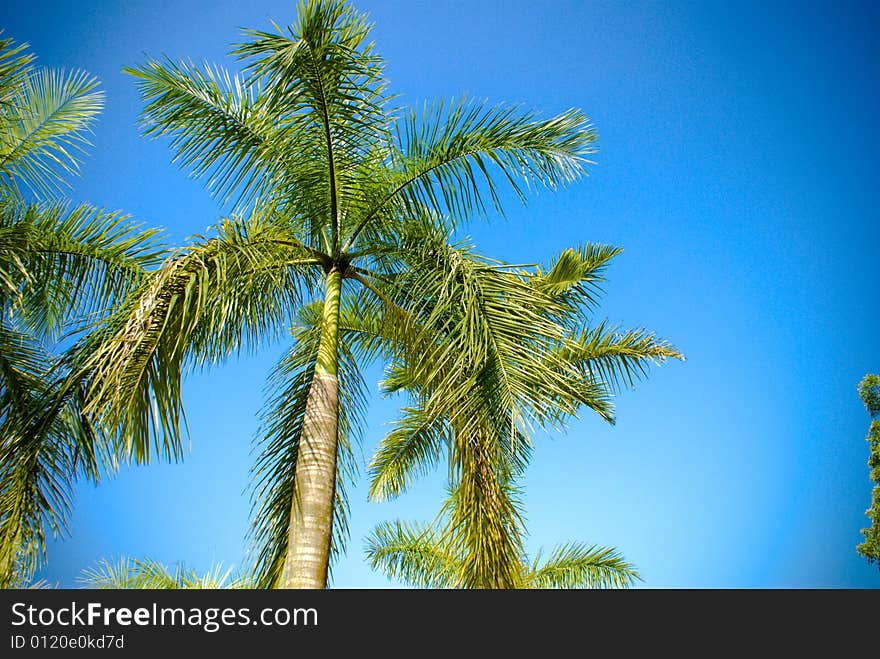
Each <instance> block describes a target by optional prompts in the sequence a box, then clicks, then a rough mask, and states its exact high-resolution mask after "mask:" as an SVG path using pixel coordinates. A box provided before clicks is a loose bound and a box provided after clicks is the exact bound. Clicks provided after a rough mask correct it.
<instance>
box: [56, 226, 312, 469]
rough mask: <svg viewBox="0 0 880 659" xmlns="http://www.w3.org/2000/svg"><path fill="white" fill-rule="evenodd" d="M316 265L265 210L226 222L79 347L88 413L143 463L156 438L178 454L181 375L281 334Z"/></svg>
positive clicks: (75, 355) (77, 372)
mask: <svg viewBox="0 0 880 659" xmlns="http://www.w3.org/2000/svg"><path fill="white" fill-rule="evenodd" d="M315 263H316V261H315V259H314V258H313V257H312V256H311V255H310V254H309V252H308V251H306V250H305V249H304V248H303V247H302V246H301V245H300V244H299V243H298V242H297V241H295V240H292V239H291V236H290V235H289V232H287V231H285V230H284V229H283V228H282V227H279V226H277V225H273V224H269V223H267V222H265V221H264V219H263V218H262V217H261V216H260V215H259V214H255V215H253V216H251V217H249V218H247V219H239V218H236V219H232V220H227V221H224V222H223V223H222V224H220V225H219V226H218V227H217V235H216V236H215V237H213V238H210V239H206V238H202V239H199V240H197V241H196V242H195V243H194V244H193V245H192V246H191V247H189V248H188V249H186V250H183V251H181V252H180V253H179V254H178V255H176V256H175V257H173V258H171V259H169V260H167V261H166V262H165V263H164V264H163V266H162V267H161V268H160V269H159V270H158V271H156V272H155V273H152V274H151V276H150V277H149V278H147V279H146V280H145V281H144V282H143V284H142V285H141V286H140V287H139V289H138V291H136V293H135V294H132V295H130V296H129V297H128V298H127V300H126V302H125V304H124V305H122V306H121V307H120V308H119V309H118V310H117V311H115V312H114V313H113V314H112V315H111V316H110V317H109V318H108V319H107V320H106V321H105V322H104V323H102V325H101V326H99V327H98V328H96V329H95V330H94V331H93V332H91V333H90V335H89V336H87V337H85V338H84V339H83V340H81V341H80V342H79V343H78V344H77V345H76V346H74V348H73V349H71V351H70V352H69V355H68V358H67V361H68V362H69V364H70V370H71V378H73V379H75V380H77V381H81V380H85V381H87V382H88V393H89V401H90V402H89V406H88V409H87V411H88V412H90V413H93V414H95V415H96V416H97V417H99V418H100V419H101V421H102V423H103V425H104V426H105V427H106V428H107V429H108V430H112V431H113V432H115V433H116V435H117V436H116V445H117V446H118V450H119V454H120V455H121V456H128V457H129V458H133V459H135V460H136V461H138V462H145V461H148V460H149V458H150V455H151V451H152V448H151V446H153V443H154V445H155V451H156V452H158V453H164V454H165V455H167V456H169V457H172V458H177V457H179V455H180V421H181V418H182V403H181V399H180V385H181V378H182V376H183V373H184V372H185V371H186V369H187V368H191V367H194V366H204V365H209V364H213V363H216V362H218V361H219V360H221V359H223V358H225V357H226V356H227V355H229V354H231V353H234V352H237V351H240V350H242V349H243V348H244V347H247V346H251V347H253V346H256V345H259V344H260V343H261V341H263V340H270V339H272V338H274V337H277V336H279V335H280V333H281V330H282V328H283V327H285V326H286V324H287V323H288V322H289V321H290V318H292V317H293V313H294V309H295V308H296V306H297V303H298V302H299V301H300V299H301V295H302V290H303V286H304V285H307V284H308V282H309V281H310V278H311V277H312V275H311V273H310V272H309V269H310V268H311V267H312V266H313V265H314V264H315ZM151 439H152V440H153V441H151Z"/></svg>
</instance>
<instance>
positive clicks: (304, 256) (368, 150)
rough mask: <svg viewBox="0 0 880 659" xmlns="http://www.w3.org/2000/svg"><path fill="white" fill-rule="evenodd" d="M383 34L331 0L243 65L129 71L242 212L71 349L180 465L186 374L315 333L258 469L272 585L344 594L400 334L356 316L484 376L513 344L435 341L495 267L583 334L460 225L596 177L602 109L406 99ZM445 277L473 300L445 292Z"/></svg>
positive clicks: (121, 416)
mask: <svg viewBox="0 0 880 659" xmlns="http://www.w3.org/2000/svg"><path fill="white" fill-rule="evenodd" d="M369 32H370V25H369V24H368V22H367V20H366V18H365V17H364V16H363V15H361V14H359V13H358V12H356V11H355V10H354V9H353V8H352V7H351V6H349V5H348V4H347V3H345V2H340V1H338V0H310V1H308V2H304V3H302V4H301V5H300V8H299V15H298V17H297V20H296V22H295V23H294V24H293V25H292V26H290V27H289V28H287V29H284V30H282V29H280V28H277V29H276V31H275V32H271V33H270V32H260V31H255V30H247V31H246V32H245V34H246V36H247V41H246V42H245V43H243V44H241V45H240V46H239V47H237V49H236V50H235V51H234V54H235V55H236V56H237V57H238V58H239V60H240V61H242V62H243V64H244V67H245V68H244V71H243V72H242V73H231V72H228V71H227V70H225V69H223V68H221V67H217V66H206V67H202V68H199V67H196V66H194V65H193V64H191V63H187V62H184V63H180V64H175V63H172V62H169V61H161V62H160V61H150V62H148V63H147V64H145V65H143V66H140V67H137V68H134V69H130V70H129V72H130V73H131V74H132V75H134V76H135V77H136V78H137V80H138V84H139V86H140V88H141V91H142V93H143V95H144V98H145V99H146V101H147V106H146V110H145V113H144V125H145V127H146V131H147V133H148V134H149V135H153V136H168V137H170V139H171V145H172V147H173V149H174V151H175V156H176V159H177V160H178V161H179V162H180V163H181V164H182V165H183V166H185V167H186V168H188V169H189V170H190V171H191V172H192V173H193V174H195V175H196V176H200V177H206V178H207V180H208V187H209V188H210V189H211V191H212V192H213V193H214V194H216V195H218V197H219V198H220V200H221V201H223V202H224V203H226V204H228V206H229V210H230V213H229V217H228V218H227V219H225V220H224V221H223V222H221V223H220V224H219V225H217V226H216V227H215V228H214V230H213V232H212V235H211V236H210V237H196V238H195V239H194V240H193V242H192V244H191V245H189V246H188V247H187V248H185V249H183V250H181V251H179V252H178V253H177V254H176V255H175V256H174V257H173V258H171V259H169V260H167V261H166V262H165V263H164V264H163V265H162V267H161V268H160V269H159V270H158V271H157V272H155V273H154V274H153V275H152V276H151V277H150V279H149V280H148V281H146V282H144V283H143V285H142V286H141V287H140V288H139V289H138V290H137V292H136V293H135V294H134V295H132V296H130V297H129V298H128V300H127V302H126V305H125V306H124V307H123V309H122V310H121V311H120V312H119V313H117V314H115V315H114V316H113V318H112V319H111V320H110V321H109V322H107V323H106V324H105V325H104V326H103V327H102V328H101V330H100V331H97V332H95V333H93V334H92V335H91V336H90V337H89V338H88V339H87V340H85V341H84V342H82V343H81V344H80V345H78V346H77V348H76V349H75V350H74V351H72V353H71V357H70V364H71V366H70V367H71V371H72V372H73V373H74V375H73V376H72V377H71V378H70V380H69V381H68V386H69V387H70V388H74V387H82V388H84V389H85V390H86V391H87V394H88V397H89V401H90V402H89V405H88V406H87V409H88V411H89V412H90V413H93V414H96V415H99V417H100V418H101V420H102V423H103V424H104V426H105V427H106V428H108V429H112V432H114V433H115V441H114V445H116V446H119V447H121V448H120V450H121V451H123V452H125V453H127V455H129V456H131V457H132V458H133V459H135V460H138V461H144V460H147V459H149V457H150V455H151V454H153V453H155V452H163V453H164V454H166V455H169V456H172V457H178V456H179V455H180V450H181V449H180V447H181V442H180V418H181V414H182V407H181V398H180V382H181V377H182V374H183V373H184V372H185V371H186V370H187V369H188V368H192V367H194V366H201V365H207V364H212V363H217V362H220V361H222V360H223V359H225V358H226V357H227V356H228V355H230V354H232V353H235V352H237V351H238V350H240V349H242V347H243V346H245V345H250V346H258V345H261V344H262V343H264V342H265V341H267V340H270V339H273V338H276V337H278V336H279V335H281V334H282V333H283V332H284V331H285V330H288V329H289V328H290V327H293V328H294V329H293V333H294V343H293V347H292V348H291V351H290V353H289V354H288V355H287V356H286V357H284V358H283V359H282V361H281V362H280V364H279V366H278V368H277V369H276V371H275V373H274V375H273V376H272V383H273V385H274V394H273V395H272V396H271V397H270V405H271V411H270V412H268V413H267V414H266V415H265V416H264V419H265V420H264V423H263V427H262V430H261V437H260V445H261V447H262V449H263V450H262V454H261V456H260V457H259V458H258V464H257V467H256V471H255V478H256V481H257V483H256V505H255V511H256V520H255V525H254V536H255V544H256V554H257V563H258V567H259V569H258V573H259V574H260V576H261V584H262V585H266V586H283V587H308V588H323V587H324V586H325V585H326V582H327V574H328V566H329V563H330V558H331V555H332V553H333V551H334V549H336V548H338V547H339V546H340V544H339V543H340V542H341V538H342V537H343V536H344V532H345V521H344V518H345V501H344V487H343V485H344V476H345V475H346V472H347V471H348V465H349V463H348V461H347V457H346V455H345V447H346V446H348V445H349V444H350V442H351V441H352V440H353V439H354V436H355V435H356V434H357V432H358V430H359V429H360V427H361V422H360V417H359V415H358V411H359V409H360V407H361V403H362V393H361V390H360V388H359V385H360V383H361V376H360V372H361V369H362V367H363V365H364V364H365V363H368V362H369V361H371V360H372V359H375V358H379V357H383V358H386V359H387V360H389V361H390V360H391V359H392V357H393V355H392V354H390V353H388V352H386V350H385V347H383V346H388V345H391V344H389V343H383V342H382V341H377V342H370V341H367V340H363V341H361V340H358V341H356V340H354V339H353V338H352V336H353V334H354V333H353V332H350V331H349V329H348V328H346V327H344V326H343V325H342V319H343V318H350V319H356V323H355V324H356V325H357V327H358V328H363V327H373V328H374V329H376V330H377V332H376V334H377V335H378V336H382V337H388V336H390V335H392V334H393V335H394V338H395V340H394V341H393V346H394V347H393V348H392V349H391V350H393V351H407V352H409V353H412V360H413V361H414V360H415V359H416V355H417V354H418V355H420V356H421V357H422V358H425V359H426V363H428V361H431V360H434V359H436V360H437V361H436V362H434V363H436V364H438V365H442V368H443V369H447V370H449V369H455V368H456V364H458V366H459V367H460V368H462V369H467V368H468V364H469V361H470V360H471V358H472V357H474V356H475V355H477V354H478V353H480V352H482V351H484V350H485V346H486V344H487V342H488V341H490V340H491V337H487V336H485V335H479V334H471V335H469V337H468V340H469V341H470V345H469V347H468V350H467V351H461V350H459V346H455V348H456V349H455V350H454V351H453V350H451V349H446V348H444V347H443V346H437V345H434V344H432V337H435V336H436V333H434V332H433V330H432V331H430V332H426V331H424V327H425V324H424V321H425V320H430V321H431V322H433V320H432V319H434V320H436V319H439V318H441V317H442V316H443V315H444V314H447V313H448V312H449V311H450V310H451V307H450V306H449V305H455V304H459V303H460V302H461V301H462V300H464V301H466V302H467V303H469V304H472V305H479V304H480V300H479V299H478V298H475V297H474V295H475V294H477V293H478V291H476V290H475V289H474V288H473V284H474V280H472V279H469V277H471V276H472V275H473V274H474V273H476V274H478V275H479V276H480V277H481V280H480V282H481V285H482V284H488V285H489V286H490V288H489V289H486V290H488V291H489V292H490V297H492V298H493V300H494V301H493V302H492V305H493V310H492V313H494V314H495V315H498V314H501V313H502V312H504V311H508V310H510V311H512V312H513V314H517V313H518V314H519V315H518V316H516V315H512V316H510V320H509V321H508V323H509V324H517V325H520V326H521V329H522V331H523V332H525V333H526V334H529V335H530V336H535V337H539V338H540V337H544V336H552V337H557V336H559V335H560V333H561V331H562V329H561V328H560V327H559V326H558V325H557V324H554V323H553V322H552V320H551V319H548V318H547V317H544V318H539V316H540V314H537V313H536V312H535V311H534V309H535V308H538V307H541V306H542V305H544V306H546V304H548V301H547V299H546V298H547V297H548V296H547V295H546V294H545V293H544V292H541V291H538V290H535V289H531V288H529V287H527V286H525V285H524V284H523V283H522V281H520V280H519V279H517V278H516V277H511V276H509V275H508V274H506V272H505V267H506V266H504V264H498V263H492V262H489V261H487V260H479V259H477V260H474V259H470V258H469V255H468V250H467V249H464V248H461V247H460V246H456V245H454V244H452V243H451V238H450V236H451V235H452V232H453V231H454V230H455V228H456V227H457V226H459V224H460V222H461V220H463V219H465V218H468V217H470V216H472V215H474V214H478V213H485V212H486V210H487V207H494V208H497V209H500V204H499V189H498V180H502V181H506V182H507V183H509V185H510V186H511V187H512V189H513V191H514V192H515V193H516V194H517V195H518V196H519V197H523V198H524V196H525V192H526V190H527V189H528V188H530V187H535V186H541V185H543V186H546V187H549V188H555V187H558V186H560V185H562V184H565V183H567V182H569V181H573V180H575V179H576V178H578V177H579V176H581V175H582V174H583V173H584V171H585V167H586V165H587V163H588V160H587V156H588V155H589V154H590V153H591V152H592V150H593V143H594V141H595V139H596V135H595V133H594V131H593V130H592V129H591V127H590V126H589V123H588V122H587V120H586V118H585V117H584V116H583V115H582V114H581V113H580V112H578V111H573V110H572V111H568V112H565V113H563V114H560V115H558V116H555V117H552V118H550V119H541V118H539V117H537V116H536V115H534V114H530V113H522V112H519V111H517V110H516V109H514V108H511V107H508V106H504V105H497V106H493V107H490V106H487V105H485V104H481V103H474V102H471V101H467V100H462V101H455V102H443V103H437V104H434V105H430V106H426V107H425V108H424V110H423V111H422V112H417V111H413V112H408V111H404V110H402V109H398V108H393V107H391V106H390V97H389V95H388V94H387V89H386V87H387V86H386V82H385V79H384V77H383V64H382V61H381V59H380V58H379V57H378V56H377V55H376V53H375V51H374V49H373V46H372V44H371V43H369V42H368V36H369ZM444 280H445V281H446V282H447V284H449V285H450V286H452V287H453V288H458V289H460V291H459V292H461V291H463V292H464V294H465V296H468V295H469V296H470V297H469V298H468V297H462V295H459V294H458V293H456V292H455V291H453V290H451V289H448V288H447V289H441V288H437V286H438V285H440V284H442V282H443V281H444ZM450 293H451V294H450ZM501 295H503V296H504V300H503V301H502V300H501V299H500V297H499V296H501ZM499 305H500V306H499ZM476 308H477V306H474V309H476ZM426 316H427V317H428V318H426ZM531 320H536V321H539V322H538V325H537V326H536V327H532V326H531V325H530V321H531ZM303 321H306V322H305V323H304V324H303ZM462 331H465V332H466V331H467V327H462ZM429 353H430V359H428V357H427V356H428V354H429ZM545 375H546V377H547V378H550V379H554V378H555V379H554V382H555V383H556V384H554V386H557V387H563V388H566V387H569V388H570V386H569V385H567V384H565V383H563V381H562V380H563V378H561V377H559V376H558V375H553V376H551V375H550V374H549V373H545ZM571 386H574V385H571ZM447 393H448V397H450V399H451V398H452V397H453V392H447ZM334 536H336V537H335V538H334Z"/></svg>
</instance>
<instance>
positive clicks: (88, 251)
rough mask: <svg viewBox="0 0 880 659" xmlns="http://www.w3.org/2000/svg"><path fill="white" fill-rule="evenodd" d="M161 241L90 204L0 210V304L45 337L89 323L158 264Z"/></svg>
mask: <svg viewBox="0 0 880 659" xmlns="http://www.w3.org/2000/svg"><path fill="white" fill-rule="evenodd" d="M160 233H161V232H160V231H158V230H152V229H144V228H142V227H141V226H140V225H139V224H137V223H135V222H132V221H131V220H130V219H129V218H128V217H126V216H124V215H121V214H120V213H115V212H107V211H104V210H101V209H97V208H94V207H92V206H89V205H87V204H80V205H78V206H75V207H73V208H69V207H67V206H66V205H65V204H27V205H19V204H13V203H11V202H10V201H8V200H6V201H5V202H0V301H6V302H7V303H8V304H10V305H11V310H12V311H14V312H15V313H16V315H17V319H18V321H19V322H21V323H23V324H24V325H25V326H27V327H28V328H29V329H31V330H32V331H35V332H38V333H40V334H43V335H47V334H50V333H52V332H54V331H56V330H58V329H60V328H62V327H65V326H66V327H76V326H77V325H78V322H77V320H78V319H87V320H94V318H91V319H89V317H90V316H92V317H94V316H96V315H101V314H104V313H106V311H107V309H109V308H112V307H113V305H114V304H115V303H116V302H118V301H120V300H121V299H122V297H123V296H124V295H125V293H127V292H128V291H129V290H131V289H133V288H134V287H135V286H136V285H137V284H139V283H140V282H141V281H142V280H143V279H144V277H145V276H146V273H147V271H148V270H150V269H152V268H154V267H155V266H157V265H158V264H159V263H160V262H161V260H162V258H163V257H164V255H165V250H164V249H163V247H162V245H161V244H160V243H159V242H158V240H157V238H158V236H159V235H160Z"/></svg>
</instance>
